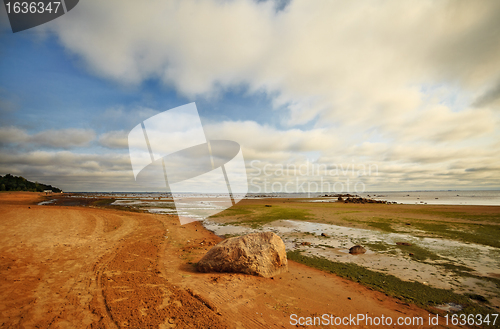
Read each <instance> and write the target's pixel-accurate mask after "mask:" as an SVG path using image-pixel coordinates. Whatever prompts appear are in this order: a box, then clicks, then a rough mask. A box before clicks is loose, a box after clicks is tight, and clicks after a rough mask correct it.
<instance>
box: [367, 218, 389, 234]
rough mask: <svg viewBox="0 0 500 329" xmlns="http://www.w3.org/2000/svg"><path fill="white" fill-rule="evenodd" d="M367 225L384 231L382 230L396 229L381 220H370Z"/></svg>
mask: <svg viewBox="0 0 500 329" xmlns="http://www.w3.org/2000/svg"><path fill="white" fill-rule="evenodd" d="M368 226H370V227H373V228H377V229H379V230H381V231H384V232H388V233H396V230H394V229H393V228H392V226H391V224H390V223H388V222H382V221H379V222H370V223H368Z"/></svg>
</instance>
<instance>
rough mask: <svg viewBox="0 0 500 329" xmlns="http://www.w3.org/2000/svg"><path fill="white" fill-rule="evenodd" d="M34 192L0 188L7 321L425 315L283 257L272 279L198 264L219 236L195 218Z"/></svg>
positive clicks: (208, 321) (217, 322) (212, 321)
mask: <svg viewBox="0 0 500 329" xmlns="http://www.w3.org/2000/svg"><path fill="white" fill-rule="evenodd" d="M43 199H45V198H43V196H42V197H41V198H40V196H39V195H33V194H30V193H29V192H28V193H23V192H17V193H16V194H3V193H2V194H0V217H1V218H2V221H1V226H2V230H0V232H1V233H0V252H1V254H2V258H1V264H0V265H1V267H0V268H1V271H0V274H1V275H0V278H1V279H0V280H1V285H0V286H1V287H2V293H1V295H0V296H1V299H2V300H1V304H2V305H4V306H3V308H2V309H1V310H0V316H1V318H0V323H2V324H3V325H4V326H7V327H9V326H21V325H27V326H34V325H39V326H43V327H46V326H49V325H52V326H62V325H65V326H79V327H81V326H82V325H83V326H86V327H94V326H97V327H105V328H114V327H134V326H135V327H144V326H147V325H153V326H160V327H165V328H167V327H172V325H174V324H176V325H178V326H181V327H182V324H184V325H186V324H190V325H192V326H194V327H198V328H204V327H207V326H212V327H213V328H225V327H228V328H258V327H262V326H265V327H270V328H274V327H282V326H285V327H289V326H290V316H291V315H292V314H296V316H299V317H311V316H313V315H314V314H320V315H321V314H332V313H334V314H335V315H336V316H349V315H353V314H370V315H372V316H380V315H382V314H384V315H385V316H386V317H387V316H390V317H394V318H395V319H396V318H397V317H399V316H401V315H407V316H415V317H422V318H424V319H427V318H428V316H429V313H428V311H427V310H424V309H421V308H419V307H417V306H415V305H412V304H408V303H406V302H402V301H401V300H398V299H396V298H392V297H388V296H386V295H385V294H383V293H381V292H378V291H373V290H371V289H369V288H366V287H365V286H362V285H360V284H359V283H355V282H352V281H349V280H346V279H342V278H339V277H337V276H335V275H332V274H329V273H326V272H322V271H319V270H316V269H313V268H310V267H307V266H304V265H301V264H298V263H295V262H293V261H290V264H289V272H287V273H284V274H282V275H280V276H277V277H275V278H274V279H264V278H259V277H253V276H248V275H242V274H227V273H198V272H196V270H195V268H194V265H193V264H194V263H196V262H197V261H198V260H199V259H200V258H201V257H202V256H203V255H204V253H205V252H206V251H207V250H208V249H209V248H210V246H211V245H214V244H216V243H218V242H219V241H220V240H221V239H220V238H219V237H217V236H216V235H214V234H213V233H211V232H209V231H208V230H206V229H204V228H203V227H202V225H201V223H200V222H193V223H190V224H186V225H182V226H181V225H179V222H178V219H177V217H176V216H168V215H158V214H149V213H141V212H131V211H122V210H114V209H106V208H104V209H103V208H94V207H89V206H86V207H82V206H65V205H42V206H39V205H36V202H37V201H42V200H43ZM436 313H437V314H441V315H444V314H445V313H443V312H440V311H438V310H436ZM440 325H441V326H442V327H444V323H440ZM339 327H345V328H349V327H352V326H342V325H341V326H339ZM388 327H394V328H396V327H398V326H397V325H393V326H388ZM423 327H430V326H425V325H424V326H423Z"/></svg>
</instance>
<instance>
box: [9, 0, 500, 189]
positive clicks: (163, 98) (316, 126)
mask: <svg viewBox="0 0 500 329" xmlns="http://www.w3.org/2000/svg"><path fill="white" fill-rule="evenodd" d="M192 102H195V103H196V106H197V109H198V112H199V115H200V117H201V123H202V125H203V129H204V132H205V136H206V138H207V139H209V140H217V139H223V140H231V141H235V142H237V143H239V144H240V146H241V150H242V154H243V157H244V160H245V166H246V173H247V177H248V183H249V189H250V192H256V193H260V192H267V193H269V192H285V191H286V192H296V191H298V192H304V191H305V192H307V191H311V192H318V191H322V192H337V193H338V192H366V191H409V190H455V189H500V129H499V128H500V2H499V1H495V0H491V1H487V0H485V1H458V0H457V1H426V0H419V1H399V0H394V1H389V0H388V1H335V0H325V1H321V0H314V1H308V0H291V1H277V0H276V1H274V0H268V1H253V0H204V1H199V0H183V1H160V0H151V1H148V2H144V1H123V0H107V1H97V0H81V1H80V2H79V3H78V5H77V6H76V7H75V8H74V9H72V10H71V11H70V12H68V13H67V14H65V15H63V16H61V17H59V18H58V19H55V20H53V21H50V22H48V23H46V24H43V25H40V26H37V27H35V28H32V29H29V30H25V31H22V32H18V33H12V30H11V29H10V26H9V22H8V18H7V16H6V13H5V8H4V7H3V6H2V7H1V8H0V174H1V175H5V174H7V173H10V174H13V175H20V176H23V177H25V178H27V179H29V180H32V181H39V182H41V183H46V184H52V185H54V186H57V187H59V188H61V189H63V190H64V191H115V192H116V191H140V190H144V188H143V187H140V186H139V185H138V184H137V182H136V181H135V178H134V173H133V171H132V166H131V160H130V155H129V148H128V140H127V136H128V133H129V132H130V131H131V130H132V129H133V128H134V127H135V126H136V125H137V124H139V123H140V122H142V121H144V120H146V119H147V118H150V117H151V116H154V115H156V114H158V113H161V112H163V111H167V110H169V109H172V108H175V107H178V106H182V105H185V104H189V103H192ZM207 184H210V182H207Z"/></svg>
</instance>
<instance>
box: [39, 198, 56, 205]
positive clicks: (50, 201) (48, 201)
mask: <svg viewBox="0 0 500 329" xmlns="http://www.w3.org/2000/svg"><path fill="white" fill-rule="evenodd" d="M54 202H56V199H51V200H47V201H42V202H38V203H37V205H39V206H43V205H45V204H51V203H54Z"/></svg>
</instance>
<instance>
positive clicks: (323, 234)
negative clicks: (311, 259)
mask: <svg viewBox="0 0 500 329" xmlns="http://www.w3.org/2000/svg"><path fill="white" fill-rule="evenodd" d="M321 236H324V237H325V238H328V237H329V235H328V234H326V233H321Z"/></svg>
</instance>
